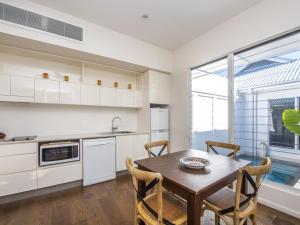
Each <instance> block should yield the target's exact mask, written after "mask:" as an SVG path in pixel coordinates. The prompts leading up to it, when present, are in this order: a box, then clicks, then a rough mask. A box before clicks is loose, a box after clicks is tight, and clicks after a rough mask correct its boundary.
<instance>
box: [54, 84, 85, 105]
mask: <svg viewBox="0 0 300 225" xmlns="http://www.w3.org/2000/svg"><path fill="white" fill-rule="evenodd" d="M59 93H60V100H59V103H60V104H74V105H79V104H80V84H76V83H69V82H64V81H62V82H60V87H59Z"/></svg>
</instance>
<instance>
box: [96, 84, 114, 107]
mask: <svg viewBox="0 0 300 225" xmlns="http://www.w3.org/2000/svg"><path fill="white" fill-rule="evenodd" d="M116 100H117V99H116V88H107V87H100V105H103V106H117V102H116Z"/></svg>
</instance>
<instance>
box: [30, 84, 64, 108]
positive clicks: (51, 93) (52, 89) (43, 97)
mask: <svg viewBox="0 0 300 225" xmlns="http://www.w3.org/2000/svg"><path fill="white" fill-rule="evenodd" d="M34 92H35V98H34V101H35V102H37V103H59V82H58V81H55V80H46V79H44V80H42V79H36V80H35V88H34Z"/></svg>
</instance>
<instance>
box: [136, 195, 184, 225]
mask: <svg viewBox="0 0 300 225" xmlns="http://www.w3.org/2000/svg"><path fill="white" fill-rule="evenodd" d="M144 200H145V202H146V203H147V204H148V205H149V206H150V207H151V208H152V209H153V210H155V211H156V212H157V195H156V194H151V195H149V196H147V197H146V198H145V199H144ZM162 202H163V218H164V219H167V220H168V221H170V222H172V223H174V224H185V222H186V220H187V215H186V203H185V202H184V201H182V200H181V199H179V198H177V197H176V196H175V195H174V194H171V193H169V192H163V201H162ZM138 208H139V211H140V210H141V211H143V212H144V213H145V214H147V217H148V219H150V220H151V221H152V222H153V221H157V218H156V217H155V216H153V215H152V213H151V212H149V211H148V209H147V208H146V207H145V206H144V204H143V203H142V202H139V204H138ZM144 219H146V220H147V218H144Z"/></svg>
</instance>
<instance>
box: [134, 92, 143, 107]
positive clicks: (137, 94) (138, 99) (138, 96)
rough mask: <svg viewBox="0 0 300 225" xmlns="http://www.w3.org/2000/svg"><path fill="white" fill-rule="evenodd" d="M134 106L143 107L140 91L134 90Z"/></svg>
mask: <svg viewBox="0 0 300 225" xmlns="http://www.w3.org/2000/svg"><path fill="white" fill-rule="evenodd" d="M134 105H135V107H138V108H142V107H143V94H142V92H141V91H135V102H134Z"/></svg>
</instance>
